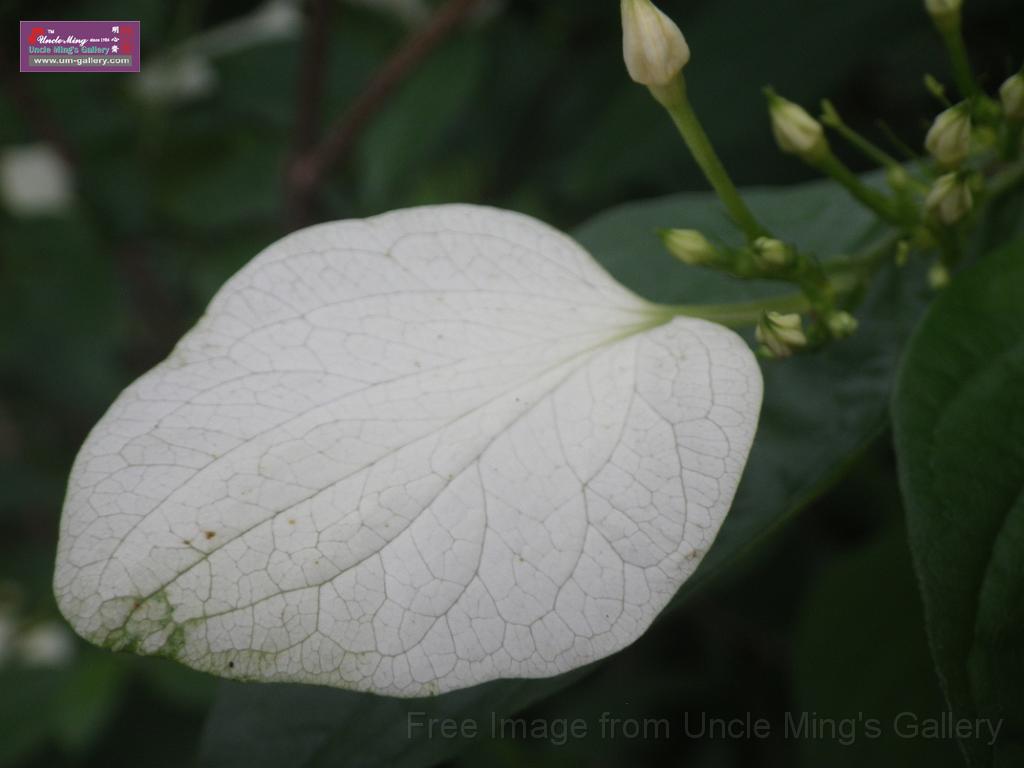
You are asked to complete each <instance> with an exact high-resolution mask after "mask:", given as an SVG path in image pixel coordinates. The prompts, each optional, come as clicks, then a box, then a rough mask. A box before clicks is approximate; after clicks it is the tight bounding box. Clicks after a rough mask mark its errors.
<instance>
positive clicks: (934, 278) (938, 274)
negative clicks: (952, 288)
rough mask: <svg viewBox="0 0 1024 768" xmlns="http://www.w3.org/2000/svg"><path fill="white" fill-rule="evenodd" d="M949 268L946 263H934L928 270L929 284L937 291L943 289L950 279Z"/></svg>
mask: <svg viewBox="0 0 1024 768" xmlns="http://www.w3.org/2000/svg"><path fill="white" fill-rule="evenodd" d="M950 279H951V278H950V276H949V270H948V269H946V265H945V264H933V265H932V266H931V269H929V270H928V285H929V286H930V287H931V288H932V289H933V290H936V291H941V290H942V289H943V288H945V287H946V286H947V285H949V281H950Z"/></svg>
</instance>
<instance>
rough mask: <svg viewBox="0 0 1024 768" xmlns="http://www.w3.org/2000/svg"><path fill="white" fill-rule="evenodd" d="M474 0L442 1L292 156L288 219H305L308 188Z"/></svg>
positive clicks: (298, 221)
mask: <svg viewBox="0 0 1024 768" xmlns="http://www.w3.org/2000/svg"><path fill="white" fill-rule="evenodd" d="M478 2H479V0H448V1H447V2H446V3H445V4H444V5H442V6H441V7H440V8H438V9H437V11H436V12H435V13H434V15H433V16H431V18H430V19H429V20H428V21H427V23H426V24H425V25H424V26H423V27H421V28H420V29H418V30H416V31H414V32H413V33H412V34H410V35H409V36H408V37H407V38H406V39H405V41H404V42H403V43H402V44H401V45H400V46H399V47H398V49H397V50H396V51H395V52H394V53H393V54H392V55H391V57H390V58H389V59H388V60H387V61H386V62H384V64H383V65H382V66H381V67H380V69H378V70H377V72H376V73H375V74H374V76H373V77H371V78H370V80H369V82H367V83H366V86H365V87H364V88H363V91H362V93H360V95H359V96H358V97H356V99H355V101H353V102H352V104H351V106H350V107H349V108H348V110H347V111H346V112H345V113H344V114H343V115H341V116H340V117H339V118H338V120H337V121H336V122H335V123H334V125H333V126H332V127H331V129H330V130H329V131H328V134H327V136H326V137H325V138H324V140H323V141H322V142H320V144H318V145H317V146H315V147H313V148H312V149H310V150H309V151H307V152H304V153H303V154H301V155H299V156H298V157H296V158H294V160H293V162H292V163H291V165H290V167H289V169H288V181H287V185H288V189H289V198H290V205H289V209H290V210H291V215H292V223H293V224H296V225H299V224H303V223H306V222H305V220H306V219H308V216H309V210H308V209H309V204H310V201H311V198H312V195H313V192H314V191H315V189H316V188H317V186H318V185H319V184H320V182H321V181H322V180H323V178H324V177H325V176H326V175H327V173H328V172H329V171H330V170H331V168H333V167H334V166H335V165H336V164H337V163H338V162H339V161H340V160H342V158H344V157H345V156H346V155H347V154H348V153H349V152H350V151H351V150H352V147H353V146H354V145H355V143H356V141H357V140H358V138H359V136H360V135H361V134H362V132H363V130H364V129H365V128H366V126H367V125H368V124H369V122H370V120H371V119H372V118H373V117H374V116H375V115H376V114H377V113H378V112H380V110H381V108H383V106H384V105H385V104H386V103H387V100H388V98H389V97H390V96H391V95H392V94H393V93H394V92H395V91H396V90H397V89H398V87H399V86H400V85H401V84H402V83H403V82H404V81H405V80H406V79H407V78H408V77H409V75H411V74H412V73H413V72H414V71H415V69H416V67H417V66H418V65H419V64H420V62H422V61H423V60H424V59H425V58H427V56H429V55H430V54H431V53H432V52H433V51H434V49H436V48H437V47H438V46H439V45H440V44H441V43H442V42H444V40H446V39H447V38H448V36H449V35H450V34H451V33H452V32H454V31H455V30H456V29H457V28H458V26H459V25H460V24H461V23H462V22H463V21H464V20H465V18H466V17H467V16H468V15H469V14H470V13H471V12H472V11H473V9H474V8H475V7H476V6H477V4H478Z"/></svg>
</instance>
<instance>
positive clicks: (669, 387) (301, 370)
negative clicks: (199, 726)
mask: <svg viewBox="0 0 1024 768" xmlns="http://www.w3.org/2000/svg"><path fill="white" fill-rule="evenodd" d="M760 402H761V376H760V371H759V369H758V367H757V365H756V363H755V361H754V359H753V356H752V355H751V353H750V351H749V350H748V348H747V346H746V345H745V344H744V342H743V341H742V340H741V339H740V338H739V337H738V336H736V335H735V334H734V333H732V332H731V331H729V330H727V329H725V328H722V327H720V326H717V325H713V324H711V323H708V322H705V321H702V320H695V319H686V318H675V319H672V318H671V317H670V316H668V315H667V314H666V313H665V312H664V310H662V309H659V308H658V307H656V306H654V305H652V304H649V303H648V302H646V301H644V300H642V299H640V298H638V297H636V296H635V295H633V294H632V293H630V292H628V291H627V290H625V289H624V288H622V287H621V286H619V285H618V284H617V283H615V282H614V281H613V280H612V279H611V278H610V277H609V276H608V275H607V274H606V273H605V272H604V271H603V270H602V269H601V268H600V267H599V266H598V265H597V264H596V263H595V262H594V261H593V259H592V258H591V257H590V255H589V254H588V253H587V252H586V251H584V250H583V249H581V248H580V246H579V245H577V244H576V243H575V242H573V241H572V240H571V239H569V238H568V237H566V236H565V235H562V234H561V233H559V232H557V231H555V230H552V229H550V228H549V227H547V226H545V225H543V224H541V223H539V222H537V221H535V220H533V219H530V218H528V217H525V216H522V215H519V214H514V213H508V212H504V211H498V210H494V209H489V208H479V207H473V206H464V205H450V206H440V207H428V208H418V209H411V210H405V211H398V212H394V213H389V214H385V215H382V216H378V217H375V218H372V219H367V220H364V221H343V222H336V223H331V224H323V225H320V226H316V227H311V228H309V229H306V230H302V231H300V232H297V233H295V234H292V235H290V236H288V237H286V238H284V239H283V240H281V241H280V242H278V243H276V244H274V245H272V246H270V247H269V248H268V249H266V250H265V251H264V252H263V253H261V254H260V255H259V256H257V257H256V258H255V259H254V260H253V261H252V262H251V263H250V264H249V265H248V266H246V267H245V268H244V269H243V270H241V271H240V272H239V273H238V274H237V275H235V276H234V277H233V278H232V279H231V280H230V281H229V282H228V283H227V284H226V285H225V286H224V287H223V288H222V289H221V291H220V293H219V294H218V295H217V296H216V298H215V299H214V300H213V302H212V303H211V305H210V307H209V309H208V311H207V313H206V315H205V316H204V317H203V318H202V319H201V320H200V321H199V323H198V325H197V326H196V327H195V328H194V329H193V330H192V331H191V332H189V333H188V334H187V335H186V336H185V337H184V338H183V339H182V340H181V342H180V343H179V344H178V346H177V347H176V348H175V350H174V352H173V353H172V354H171V356H170V357H169V358H168V359H167V360H166V361H164V362H163V363H161V364H160V365H158V366H157V367H156V368H154V369H153V370H152V371H150V372H149V373H148V374H146V375H145V376H143V377H142V378H141V379H139V380H138V381H137V382H135V383H134V384H132V385H131V386H130V387H129V388H128V389H127V390H125V392H124V393H123V394H122V395H121V396H120V397H119V398H118V400H117V401H116V402H115V403H114V405H113V406H112V407H111V408H110V410H109V411H108V412H107V414H106V415H105V416H104V417H103V419H102V420H101V421H100V423H99V424H98V425H97V426H96V427H95V429H94V430H93V431H92V433H91V434H90V436H89V438H88V440H87V441H86V443H85V445H84V446H83V448H82V450H81V452H80V454H79V456H78V458H77V460H76V462H75V466H74V469H73V471H72V475H71V480H70V487H69V490H68V496H67V502H66V504H65V508H64V515H63V519H62V522H61V535H60V545H59V552H58V560H57V570H56V577H55V590H56V594H57V598H58V602H59V605H60V608H61V610H62V611H63V613H64V615H65V616H66V617H67V618H68V619H69V620H70V621H71V623H72V624H73V625H74V627H75V629H76V630H77V631H78V632H79V633H81V634H82V635H83V636H84V637H86V638H87V639H89V640H91V641H93V642H95V643H98V644H102V645H105V646H109V647H112V648H117V649H131V650H135V651H137V652H140V653H147V654H163V655H168V656H172V657H174V658H176V659H178V660H179V661H181V662H184V663H185V664H188V665H189V666H192V667H195V668H197V669H201V670H206V671H209V672H213V673H215V674H219V675H224V676H227V677H238V678H244V679H255V680H282V681H284V680H288V681H301V682H308V683H319V684H326V685H335V686H340V687H345V688H353V689H358V690H369V691H376V692H379V693H384V694H391V695H398V696H413V695H424V694H431V693H437V692H441V691H447V690H451V689H454V688H462V687H464V686H469V685H474V684H476V683H481V682H483V681H486V680H490V679H493V678H498V677H540V676H546V675H553V674H556V673H559V672H564V671H566V670H569V669H572V668H574V667H578V666H580V665H582V664H586V663H587V662H590V661H593V660H595V659H598V658H600V657H602V656H605V655H607V654H610V653H612V652H614V651H616V650H618V649H620V648H622V647H624V646H626V645H628V644H629V643H631V642H632V641H634V640H635V639H636V638H637V637H638V636H639V635H640V634H641V633H643V632H644V630H645V629H646V628H647V626H648V625H649V624H650V623H651V621H652V620H653V619H654V617H655V616H656V615H657V614H658V612H659V611H660V610H661V609H662V608H663V607H664V606H665V604H666V603H667V602H668V600H669V598H671V597H672V595H673V594H674V593H675V592H676V590H677V589H678V588H679V586H680V585H681V584H682V583H683V581H684V580H685V579H686V578H687V577H688V576H689V575H690V574H691V573H693V571H694V569H695V568H696V567H697V564H698V563H699V562H700V560H701V558H702V557H703V555H704V554H705V553H706V552H707V550H708V547H710V546H711V542H712V541H713V539H714V537H715V534H716V532H717V531H718V528H719V526H720V524H721V523H722V519H723V517H724V516H725V514H726V512H727V511H728V509H729V506H730V503H731V501H732V498H733V494H734V492H735V490H736V485H737V482H738V481H739V478H740V474H741V472H742V469H743V465H744V462H745V461H746V457H747V453H748V450H749V447H750V443H751V440H752V437H753V434H754V430H755V426H756V422H757V417H758V411H759V407H760Z"/></svg>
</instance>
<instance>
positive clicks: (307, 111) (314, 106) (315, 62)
mask: <svg viewBox="0 0 1024 768" xmlns="http://www.w3.org/2000/svg"><path fill="white" fill-rule="evenodd" d="M329 24H330V7H329V5H328V2H327V0H309V3H308V9H307V13H306V27H305V32H304V34H303V44H302V62H301V64H300V65H299V82H298V98H297V100H296V103H295V126H294V135H293V138H292V147H291V155H290V156H289V158H288V172H287V173H286V174H285V200H286V203H287V206H288V218H289V220H290V221H291V222H293V223H294V224H295V225H296V226H298V225H301V224H303V223H305V219H307V218H308V215H309V211H308V208H309V203H310V200H309V194H310V192H311V190H310V188H309V187H307V186H305V185H302V184H300V183H299V177H298V176H297V173H296V170H297V168H298V166H299V164H300V163H301V162H302V161H303V158H304V157H305V155H306V154H307V153H308V152H309V151H310V149H311V147H312V146H313V145H314V144H315V142H316V136H317V125H318V124H319V122H320V110H321V107H322V105H323V91H324V73H325V70H326V67H325V64H326V60H327V31H328V25H329Z"/></svg>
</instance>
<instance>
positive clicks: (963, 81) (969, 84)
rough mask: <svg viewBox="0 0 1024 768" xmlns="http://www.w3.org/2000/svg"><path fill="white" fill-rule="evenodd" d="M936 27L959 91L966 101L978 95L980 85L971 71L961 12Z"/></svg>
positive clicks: (941, 21) (937, 22)
mask: <svg viewBox="0 0 1024 768" xmlns="http://www.w3.org/2000/svg"><path fill="white" fill-rule="evenodd" d="M936 26H937V27H938V28H939V33H940V34H941V35H942V41H943V42H944V43H945V44H946V51H947V52H948V53H949V62H950V64H951V65H952V67H953V80H954V81H955V82H956V87H957V90H959V91H960V95H961V96H963V97H964V98H965V99H968V98H971V97H972V96H975V95H977V93H978V85H977V83H976V82H975V81H974V73H973V72H972V71H971V63H970V60H969V59H968V57H967V46H965V45H964V36H963V25H962V24H961V22H960V14H959V12H957V13H956V14H952V15H950V16H949V17H947V18H944V19H941V20H937V21H936Z"/></svg>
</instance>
